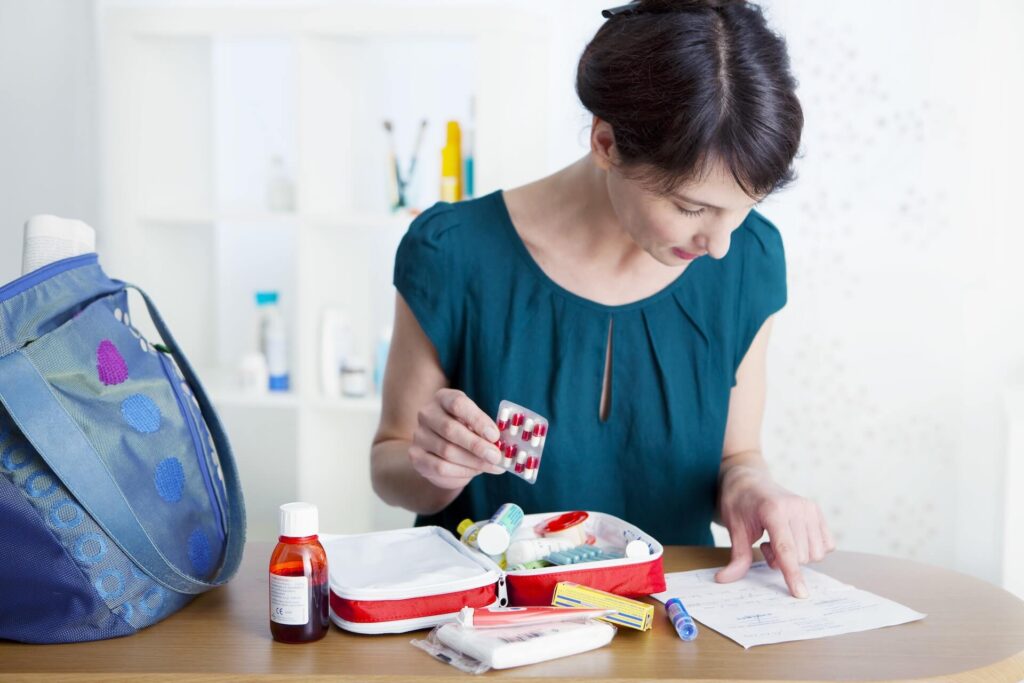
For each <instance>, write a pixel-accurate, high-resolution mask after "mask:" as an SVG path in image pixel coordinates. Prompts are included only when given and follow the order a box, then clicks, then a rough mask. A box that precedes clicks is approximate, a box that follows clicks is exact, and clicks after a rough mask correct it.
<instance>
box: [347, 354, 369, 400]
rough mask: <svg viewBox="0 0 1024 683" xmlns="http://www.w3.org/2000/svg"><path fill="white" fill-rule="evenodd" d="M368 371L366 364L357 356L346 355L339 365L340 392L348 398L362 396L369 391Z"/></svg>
mask: <svg viewBox="0 0 1024 683" xmlns="http://www.w3.org/2000/svg"><path fill="white" fill-rule="evenodd" d="M368 375H369V373H368V372H367V370H366V364H365V363H363V362H362V361H360V360H359V359H358V358H353V357H351V356H350V357H348V358H346V359H345V362H344V364H343V365H342V366H341V393H342V395H344V396H346V397H348V398H362V397H364V396H366V394H367V393H369V389H370V387H369V384H370V383H369V381H368V380H369V377H368Z"/></svg>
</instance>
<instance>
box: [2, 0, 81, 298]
mask: <svg viewBox="0 0 1024 683" xmlns="http://www.w3.org/2000/svg"><path fill="white" fill-rule="evenodd" d="M93 26H94V23H93V3H92V0H0V283H3V282H7V281H9V280H11V279H13V278H14V277H16V276H17V275H19V274H20V272H21V235H22V226H23V225H24V223H25V219H26V218H28V217H29V216H31V215H33V214H37V213H53V214H57V215H59V216H66V217H70V218H81V219H83V220H85V221H86V222H89V223H93V224H94V223H95V222H96V221H97V220H98V216H97V210H98V206H99V200H98V188H99V185H98V182H97V170H98V168H97V160H96V154H97V152H96V150H97V148H98V146H97V144H96V140H95V135H94V133H95V128H96V127H95V104H96V94H95V85H96V74H95V59H94V47H95V46H94V35H93Z"/></svg>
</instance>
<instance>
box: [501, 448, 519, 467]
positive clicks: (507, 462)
mask: <svg viewBox="0 0 1024 683" xmlns="http://www.w3.org/2000/svg"><path fill="white" fill-rule="evenodd" d="M518 452H519V446H517V445H515V444H514V443H510V444H507V445H506V446H505V459H504V460H503V461H502V465H504V466H505V469H511V467H512V465H513V464H515V461H516V455H517V454H518Z"/></svg>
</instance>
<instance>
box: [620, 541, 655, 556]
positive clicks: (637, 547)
mask: <svg viewBox="0 0 1024 683" xmlns="http://www.w3.org/2000/svg"><path fill="white" fill-rule="evenodd" d="M650 554H651V548H650V547H649V546H648V545H647V544H646V543H644V542H643V541H641V540H636V541H630V542H629V543H627V544H626V557H630V558H636V557H647V556H648V555H650Z"/></svg>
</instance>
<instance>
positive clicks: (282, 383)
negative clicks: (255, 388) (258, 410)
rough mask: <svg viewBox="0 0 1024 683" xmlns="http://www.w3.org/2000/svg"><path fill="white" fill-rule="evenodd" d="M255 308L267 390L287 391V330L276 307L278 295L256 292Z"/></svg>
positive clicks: (271, 292)
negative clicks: (264, 361) (266, 378)
mask: <svg viewBox="0 0 1024 683" xmlns="http://www.w3.org/2000/svg"><path fill="white" fill-rule="evenodd" d="M256 306H257V310H258V311H259V341H260V352H261V353H262V354H263V357H264V358H266V359H267V372H268V375H269V378H268V385H267V388H268V389H270V390H271V391H288V389H289V384H290V382H289V377H288V330H287V329H286V326H285V322H284V316H282V315H281V309H280V307H279V306H278V293H277V292H274V291H266V292H257V293H256Z"/></svg>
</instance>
